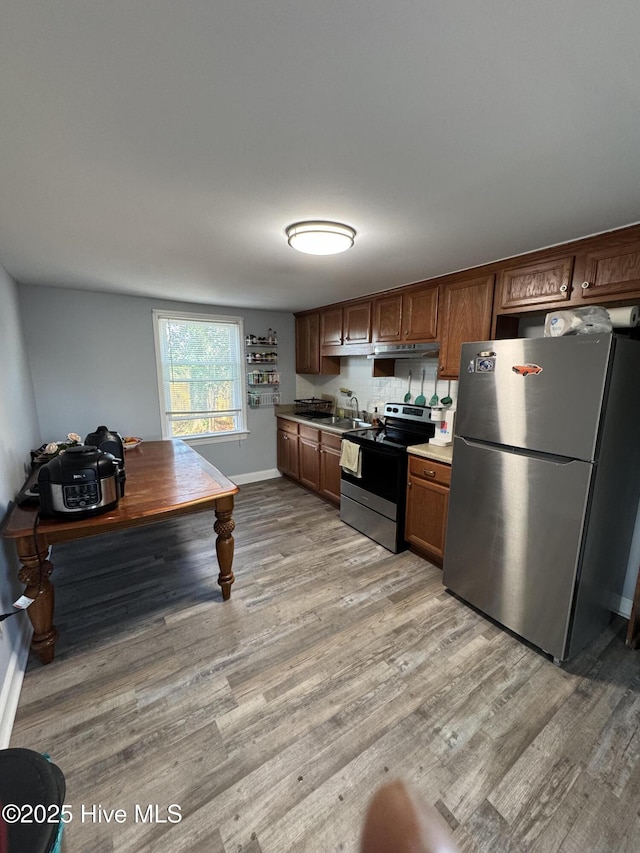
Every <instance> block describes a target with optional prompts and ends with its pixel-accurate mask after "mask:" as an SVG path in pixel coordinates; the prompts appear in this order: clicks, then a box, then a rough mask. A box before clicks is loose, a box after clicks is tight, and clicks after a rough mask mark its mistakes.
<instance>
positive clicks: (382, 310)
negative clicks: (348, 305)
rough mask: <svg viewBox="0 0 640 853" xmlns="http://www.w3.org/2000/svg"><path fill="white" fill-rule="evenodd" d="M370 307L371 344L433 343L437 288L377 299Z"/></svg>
mask: <svg viewBox="0 0 640 853" xmlns="http://www.w3.org/2000/svg"><path fill="white" fill-rule="evenodd" d="M374 305H375V309H374V311H375V320H374V333H373V336H374V340H376V341H381V342H383V343H396V342H419V341H434V340H436V339H437V337H438V285H437V284H431V285H428V286H427V287H419V288H411V289H409V290H407V291H405V292H404V293H393V294H389V295H387V296H381V297H379V298H378V299H376V300H375V303H374Z"/></svg>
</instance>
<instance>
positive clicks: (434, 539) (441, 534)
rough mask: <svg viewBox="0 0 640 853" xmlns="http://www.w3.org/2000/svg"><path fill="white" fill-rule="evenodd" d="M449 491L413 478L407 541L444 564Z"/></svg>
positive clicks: (409, 499)
mask: <svg viewBox="0 0 640 853" xmlns="http://www.w3.org/2000/svg"><path fill="white" fill-rule="evenodd" d="M448 506H449V487H448V486H441V485H440V484H439V483H428V482H426V481H425V480H422V479H420V478H418V477H410V478H409V483H408V488H407V515H406V520H405V539H406V540H407V542H409V543H411V544H412V545H415V546H416V547H417V548H419V549H420V550H421V551H424V552H425V553H426V554H428V555H429V556H431V557H433V558H434V559H435V560H436V561H437V562H439V563H442V559H443V555H444V540H445V533H446V530H447V510H448Z"/></svg>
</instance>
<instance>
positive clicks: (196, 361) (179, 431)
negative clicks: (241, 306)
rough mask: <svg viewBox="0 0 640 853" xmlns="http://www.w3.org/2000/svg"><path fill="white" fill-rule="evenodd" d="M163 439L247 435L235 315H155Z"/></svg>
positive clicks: (239, 327)
mask: <svg viewBox="0 0 640 853" xmlns="http://www.w3.org/2000/svg"><path fill="white" fill-rule="evenodd" d="M153 321H154V334H155V339H156V367H157V370H158V388H159V392H160V415H161V419H162V436H163V438H183V439H198V438H199V439H218V440H224V439H231V438H237V437H238V434H245V435H246V433H247V431H248V430H247V414H246V405H245V394H244V361H243V356H242V346H241V342H242V341H243V340H244V338H243V329H242V319H241V318H240V317H217V316H213V315H207V314H179V313H175V312H168V311H154V312H153Z"/></svg>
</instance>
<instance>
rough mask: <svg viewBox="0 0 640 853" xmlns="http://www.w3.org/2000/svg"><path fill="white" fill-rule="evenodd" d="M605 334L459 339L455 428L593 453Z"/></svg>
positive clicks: (545, 448)
mask: <svg viewBox="0 0 640 853" xmlns="http://www.w3.org/2000/svg"><path fill="white" fill-rule="evenodd" d="M612 341H613V338H612V336H611V335H576V336H573V337H563V338H521V339H518V340H510V341H481V342H478V343H473V344H464V345H463V347H462V360H461V365H460V384H459V388H458V413H457V417H456V434H457V435H460V436H463V437H465V438H471V439H477V440H481V441H490V442H495V443H497V444H505V445H511V446H513V447H522V448H526V449H530V450H536V451H540V452H542V453H553V454H557V455H559V456H569V457H571V458H575V459H585V460H593V459H595V458H596V450H597V439H598V429H599V424H600V415H601V409H602V405H603V397H604V390H605V387H606V381H607V373H608V365H609V361H610V358H609V356H610V350H611V348H612V345H613V344H612Z"/></svg>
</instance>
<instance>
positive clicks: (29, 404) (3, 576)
mask: <svg viewBox="0 0 640 853" xmlns="http://www.w3.org/2000/svg"><path fill="white" fill-rule="evenodd" d="M17 291H18V287H17V285H16V284H15V282H14V281H12V279H11V278H10V277H9V276H8V275H7V274H6V272H5V271H4V269H2V267H0V520H2V519H4V517H5V515H6V512H7V508H8V506H9V504H10V502H11V501H12V500H13V499H14V497H15V495H16V492H18V491H19V489H20V486H22V484H23V482H24V480H25V477H26V474H27V472H28V470H29V459H30V457H29V450H30V449H31V448H32V447H37V446H38V445H39V444H40V443H41V439H40V430H39V427H38V420H37V415H36V406H35V401H34V395H33V388H32V385H31V377H30V375H29V369H28V365H27V354H26V348H25V343H24V340H23V336H22V329H21V327H20V318H19V311H18V294H17ZM18 568H19V564H18V560H17V557H16V552H15V546H14V544H13V543H12V542H9V541H7V540H3V539H0V612H2V613H6V612H10V611H11V610H12V609H13V608H12V606H11V605H12V602H13V601H15V600H16V598H17V597H18V596H19V595H21V594H22V591H23V586H22V584H21V583H19V581H18ZM0 631H1V634H0V748H5V747H7V746H8V743H9V735H10V732H11V726H12V725H13V718H14V715H15V709H16V706H17V702H18V696H19V693H20V685H21V684H22V672H23V667H24V663H25V661H26V656H27V653H28V646H29V639H30V637H31V623H30V622H29V619H28V618H27V616H26V614H24V613H23V614H19V615H18V616H13V617H11V619H8V620H7V621H6V622H2V624H1V626H0Z"/></svg>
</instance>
